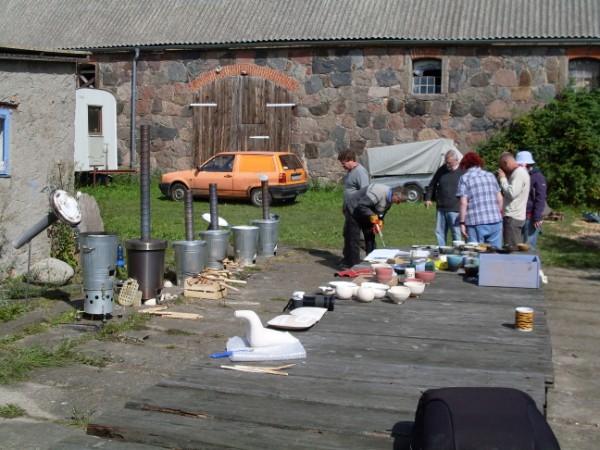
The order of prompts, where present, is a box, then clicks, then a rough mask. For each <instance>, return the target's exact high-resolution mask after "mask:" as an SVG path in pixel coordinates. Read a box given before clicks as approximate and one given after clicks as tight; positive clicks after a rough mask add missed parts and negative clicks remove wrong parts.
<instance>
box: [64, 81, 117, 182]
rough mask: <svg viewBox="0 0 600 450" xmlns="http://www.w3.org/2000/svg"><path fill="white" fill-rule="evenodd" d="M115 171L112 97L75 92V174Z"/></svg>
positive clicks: (114, 104)
mask: <svg viewBox="0 0 600 450" xmlns="http://www.w3.org/2000/svg"><path fill="white" fill-rule="evenodd" d="M118 168H119V163H118V159H117V100H116V99H115V96H114V95H113V94H111V93H110V92H108V91H104V90H102V89H92V88H80V89H77V91H76V102H75V171H76V172H87V171H93V170H117V169H118Z"/></svg>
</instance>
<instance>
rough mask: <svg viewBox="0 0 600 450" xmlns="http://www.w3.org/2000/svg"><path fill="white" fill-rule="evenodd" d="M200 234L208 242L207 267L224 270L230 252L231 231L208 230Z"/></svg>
mask: <svg viewBox="0 0 600 450" xmlns="http://www.w3.org/2000/svg"><path fill="white" fill-rule="evenodd" d="M198 234H199V235H200V237H201V238H202V240H203V241H206V267H210V268H211V269H222V268H223V260H224V259H225V258H227V253H228V252H229V230H206V231H200V232H199V233H198Z"/></svg>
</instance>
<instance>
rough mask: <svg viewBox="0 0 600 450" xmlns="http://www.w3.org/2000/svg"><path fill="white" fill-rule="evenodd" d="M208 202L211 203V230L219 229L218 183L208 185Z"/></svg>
mask: <svg viewBox="0 0 600 450" xmlns="http://www.w3.org/2000/svg"><path fill="white" fill-rule="evenodd" d="M208 195H209V197H208V201H209V203H210V226H209V227H208V229H209V230H218V229H219V200H218V197H217V183H210V184H209V185H208Z"/></svg>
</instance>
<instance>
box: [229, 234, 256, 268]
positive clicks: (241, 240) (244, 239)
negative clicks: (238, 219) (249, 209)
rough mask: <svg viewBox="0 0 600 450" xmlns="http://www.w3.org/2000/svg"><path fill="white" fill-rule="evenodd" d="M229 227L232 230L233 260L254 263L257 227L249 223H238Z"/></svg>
mask: <svg viewBox="0 0 600 450" xmlns="http://www.w3.org/2000/svg"><path fill="white" fill-rule="evenodd" d="M231 229H232V230H233V255H234V260H235V261H239V262H241V263H242V264H254V263H255V262H256V249H257V246H258V231H259V228H258V227H255V226H250V225H239V226H235V227H231Z"/></svg>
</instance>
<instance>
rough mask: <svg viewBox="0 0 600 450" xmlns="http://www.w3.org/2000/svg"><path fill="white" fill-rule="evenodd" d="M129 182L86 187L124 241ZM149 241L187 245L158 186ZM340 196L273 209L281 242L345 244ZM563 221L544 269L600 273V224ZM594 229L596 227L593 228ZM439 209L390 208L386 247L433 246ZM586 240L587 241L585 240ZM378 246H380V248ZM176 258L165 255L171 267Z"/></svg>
mask: <svg viewBox="0 0 600 450" xmlns="http://www.w3.org/2000/svg"><path fill="white" fill-rule="evenodd" d="M130 180H131V178H129V177H128V176H121V177H116V179H115V180H114V181H113V183H112V184H111V185H109V186H100V185H97V186H96V187H86V188H84V189H83V191H85V192H86V193H88V194H90V195H93V196H94V197H95V198H96V200H97V202H98V205H99V207H100V211H101V215H102V218H103V220H104V228H105V231H108V232H113V233H117V234H118V235H119V237H120V238H121V239H130V238H139V237H140V234H141V232H140V191H139V185H138V184H137V182H135V181H130ZM150 198H151V206H150V211H151V214H150V222H151V226H150V229H151V236H152V237H154V238H161V239H166V240H168V241H169V242H172V241H178V240H184V239H185V216H184V206H183V202H173V201H171V200H169V199H167V198H165V197H163V196H162V194H161V193H160V191H159V190H158V180H157V179H156V178H153V180H152V183H151V194H150ZM341 205H342V190H341V189H339V188H313V189H311V190H309V191H308V192H307V193H306V194H305V195H301V196H299V197H298V200H297V201H296V202H295V203H293V204H283V205H273V206H271V208H270V212H271V214H276V215H278V216H279V218H280V224H279V242H280V243H281V244H283V245H289V246H298V247H306V248H320V249H334V248H341V247H342V244H343V238H342V225H343V215H342V212H341ZM560 210H561V211H562V212H564V213H565V220H564V221H560V222H546V223H545V224H544V228H543V232H542V235H541V236H540V239H539V241H538V244H539V249H540V253H541V258H542V263H543V264H545V265H555V266H562V267H573V268H600V252H598V251H597V246H595V245H594V240H593V239H590V236H589V235H590V233H591V235H593V234H594V233H596V235H598V234H600V229H597V228H595V227H600V225H598V224H593V225H589V226H586V223H585V222H584V221H583V220H582V218H581V212H582V209H579V208H569V207H565V208H561V209H560ZM193 211H194V229H195V230H196V232H198V231H201V230H204V229H206V228H207V225H208V224H207V223H206V222H205V221H204V220H202V214H204V213H207V212H209V211H210V206H209V203H208V200H195V201H194V205H193ZM218 213H219V216H220V217H223V218H224V219H225V220H227V222H229V224H230V225H232V226H235V225H249V224H251V222H252V220H256V219H262V209H260V208H256V207H254V206H252V205H250V203H248V202H243V201H235V202H234V201H221V202H219V206H218ZM594 226H595V227H594ZM434 228H435V208H430V209H428V210H427V209H425V208H424V207H423V203H403V204H400V205H394V206H392V208H391V210H390V211H389V213H388V214H387V216H386V219H385V228H384V230H383V231H384V237H385V243H386V247H388V248H396V247H403V246H410V245H413V244H435V243H436V239H435V235H434ZM582 235H586V236H587V237H585V238H582ZM379 243H380V242H379V240H378V244H379ZM170 257H171V258H172V253H171V254H170V252H167V263H168V262H169V258H170Z"/></svg>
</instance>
